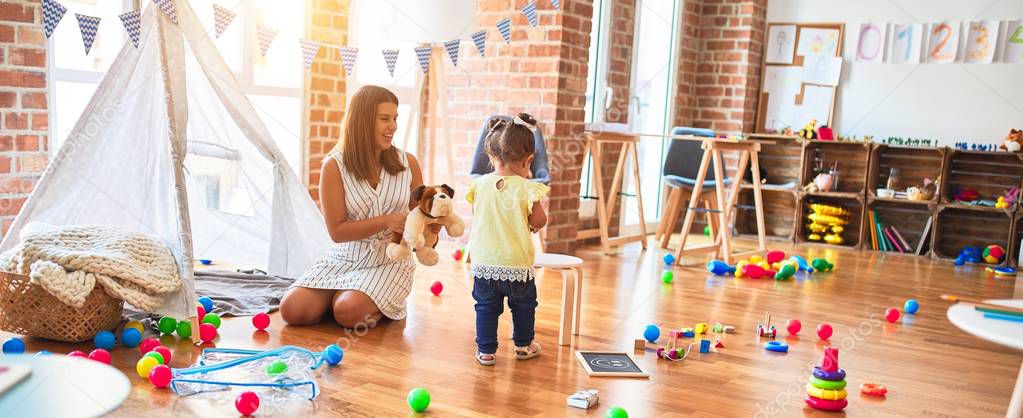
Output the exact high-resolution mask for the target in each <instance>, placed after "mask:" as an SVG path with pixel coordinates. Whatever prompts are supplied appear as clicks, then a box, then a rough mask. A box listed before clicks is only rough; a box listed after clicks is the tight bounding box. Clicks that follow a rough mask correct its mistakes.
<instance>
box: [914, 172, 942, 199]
mask: <svg viewBox="0 0 1023 418" xmlns="http://www.w3.org/2000/svg"><path fill="white" fill-rule="evenodd" d="M938 179H941V177H938ZM937 191H938V183H937V180H931V179H929V178H926V177H925V178H924V184H923V186H922V187H910V188H908V189H906V198H908V199H909V200H931V199H933V198H934V194H935V193H936V192H937Z"/></svg>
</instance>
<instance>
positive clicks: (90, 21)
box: [75, 13, 100, 55]
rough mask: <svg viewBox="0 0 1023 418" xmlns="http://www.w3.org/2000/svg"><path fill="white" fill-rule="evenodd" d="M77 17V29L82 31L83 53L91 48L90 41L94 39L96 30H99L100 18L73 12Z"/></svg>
mask: <svg viewBox="0 0 1023 418" xmlns="http://www.w3.org/2000/svg"><path fill="white" fill-rule="evenodd" d="M75 17H77V18H78V29H79V30H81V31H82V44H84V45H85V55H89V51H91V50H92V41H95V40H96V31H98V30H99V21H100V18H98V17H95V16H87V15H83V14H78V13H75Z"/></svg>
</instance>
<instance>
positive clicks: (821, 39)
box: [796, 28, 839, 57]
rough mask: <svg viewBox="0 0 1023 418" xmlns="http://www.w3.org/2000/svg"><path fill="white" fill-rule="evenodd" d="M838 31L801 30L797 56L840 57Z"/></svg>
mask: <svg viewBox="0 0 1023 418" xmlns="http://www.w3.org/2000/svg"><path fill="white" fill-rule="evenodd" d="M838 37H839V31H838V29H818V28H801V29H800V30H799V45H798V46H797V48H796V55H802V56H804V57H809V56H825V57H834V56H837V55H838Z"/></svg>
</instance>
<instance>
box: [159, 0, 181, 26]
mask: <svg viewBox="0 0 1023 418" xmlns="http://www.w3.org/2000/svg"><path fill="white" fill-rule="evenodd" d="M174 1H175V0H153V3H156V5H157V6H160V10H163V13H164V14H166V15H167V17H168V18H170V20H171V22H174V24H175V25H176V24H177V23H178V8H177V6H175V5H174Z"/></svg>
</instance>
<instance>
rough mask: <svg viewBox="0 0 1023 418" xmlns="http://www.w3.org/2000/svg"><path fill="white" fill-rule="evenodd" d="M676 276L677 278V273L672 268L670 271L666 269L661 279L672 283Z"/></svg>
mask: <svg viewBox="0 0 1023 418" xmlns="http://www.w3.org/2000/svg"><path fill="white" fill-rule="evenodd" d="M674 278H675V274H674V273H672V272H671V270H668V271H665V272H664V273H661V281H662V282H664V283H671V281H672V280H673V279H674Z"/></svg>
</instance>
